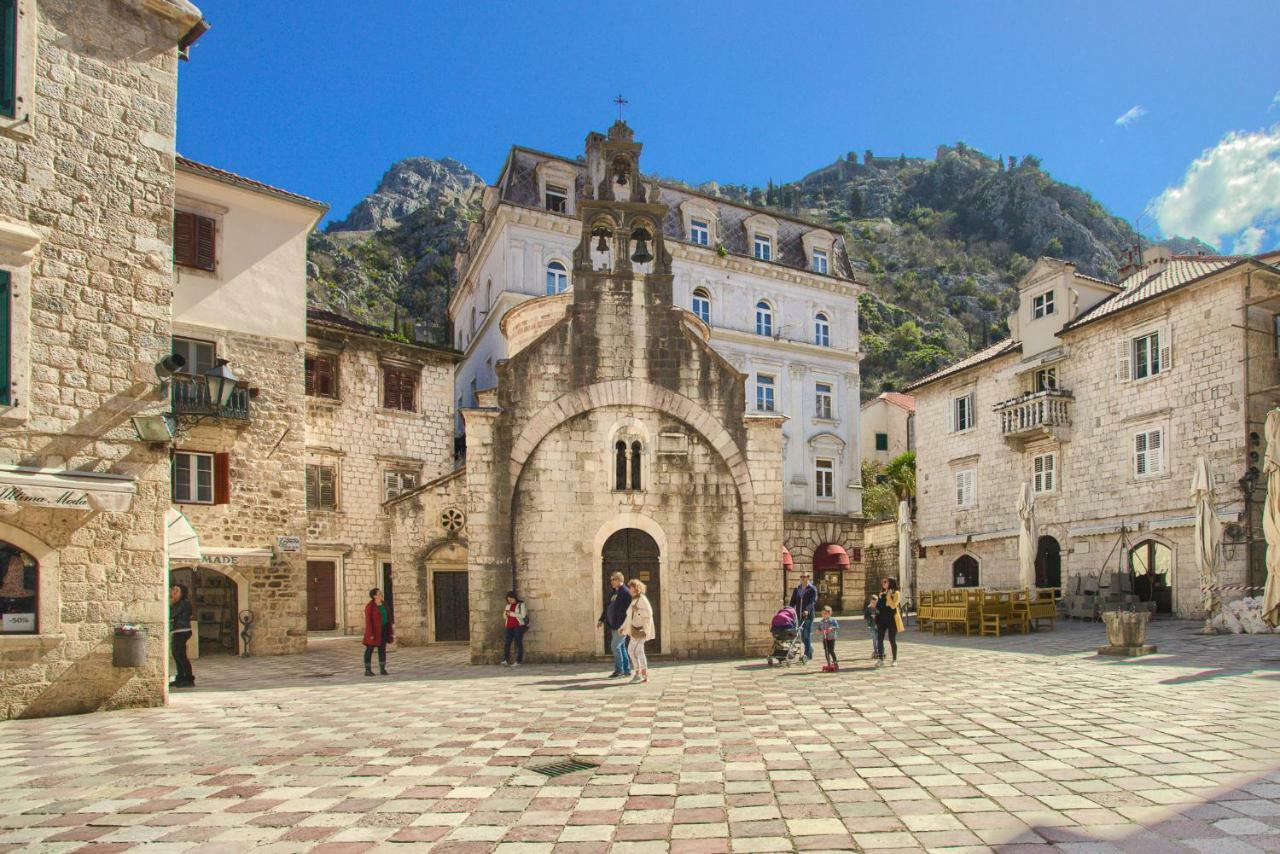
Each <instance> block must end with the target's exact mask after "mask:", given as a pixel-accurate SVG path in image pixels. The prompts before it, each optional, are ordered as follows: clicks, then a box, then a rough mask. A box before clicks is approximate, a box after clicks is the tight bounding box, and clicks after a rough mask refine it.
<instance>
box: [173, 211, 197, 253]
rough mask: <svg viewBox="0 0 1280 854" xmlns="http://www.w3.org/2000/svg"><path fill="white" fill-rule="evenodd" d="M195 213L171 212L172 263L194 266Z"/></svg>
mask: <svg viewBox="0 0 1280 854" xmlns="http://www.w3.org/2000/svg"><path fill="white" fill-rule="evenodd" d="M195 231H196V225H195V214H189V213H184V212H183V211H175V212H174V214H173V263H175V264H181V265H182V266H184V267H194V266H195V263H196V250H195V247H196V234H195Z"/></svg>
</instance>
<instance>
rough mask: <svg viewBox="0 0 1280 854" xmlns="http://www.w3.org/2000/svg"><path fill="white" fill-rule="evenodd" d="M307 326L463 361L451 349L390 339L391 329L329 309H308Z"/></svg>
mask: <svg viewBox="0 0 1280 854" xmlns="http://www.w3.org/2000/svg"><path fill="white" fill-rule="evenodd" d="M307 326H321V327H327V328H330V329H338V330H341V331H343V332H346V333H349V334H353V335H359V336H361V337H363V338H370V339H373V340H376V341H379V342H382V343H385V344H395V345H398V346H400V347H412V348H413V349H415V350H423V351H425V352H428V353H433V354H435V355H437V356H443V357H445V358H447V359H451V360H452V361H455V362H458V361H461V360H462V354H461V353H459V352H458V351H457V350H454V349H453V348H451V347H437V346H435V345H433V344H420V343H418V342H416V341H400V340H397V339H395V338H390V337H388V336H389V335H391V334H392V333H391V330H390V329H383V328H382V327H381V326H372V325H370V324H368V323H361V322H360V321H358V320H352V319H351V318H349V317H343V316H342V315H340V314H338V313H336V312H332V311H328V310H327V309H319V308H308V309H307Z"/></svg>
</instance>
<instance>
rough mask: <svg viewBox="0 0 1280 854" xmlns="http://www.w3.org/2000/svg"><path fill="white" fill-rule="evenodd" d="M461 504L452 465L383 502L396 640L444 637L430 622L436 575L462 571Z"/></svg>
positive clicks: (460, 476)
mask: <svg viewBox="0 0 1280 854" xmlns="http://www.w3.org/2000/svg"><path fill="white" fill-rule="evenodd" d="M466 506H467V480H466V469H456V470H454V471H452V472H450V473H448V474H446V475H443V476H442V477H438V478H436V479H435V480H433V481H430V482H428V483H425V484H423V485H422V486H420V487H418V488H417V489H415V490H412V491H411V492H407V493H405V494H404V495H401V496H399V497H397V498H395V499H393V500H392V501H390V502H388V504H387V508H386V509H387V512H388V513H389V514H390V515H391V523H390V524H391V526H392V537H391V543H392V553H391V561H392V566H393V568H394V571H393V575H392V578H393V584H394V588H395V591H396V595H395V599H396V602H397V603H398V605H399V607H398V608H397V610H396V614H395V618H396V622H395V627H396V642H397V643H402V644H405V645H407V646H421V645H423V644H427V643H435V642H442V641H447V640H450V638H448V637H446V633H445V632H444V631H443V629H442V627H438V626H437V625H436V622H437V619H436V613H435V610H436V609H435V607H434V606H435V604H436V603H435V595H436V593H435V591H436V589H437V586H438V583H439V582H438V580H437V579H436V574H437V573H458V574H459V575H465V574H466V572H467V537H466ZM365 601H368V600H367V598H366V600H365ZM488 616H490V617H491V618H496V617H495V615H494V614H489V615H488ZM467 624H468V625H469V624H470V618H469V616H468V617H467Z"/></svg>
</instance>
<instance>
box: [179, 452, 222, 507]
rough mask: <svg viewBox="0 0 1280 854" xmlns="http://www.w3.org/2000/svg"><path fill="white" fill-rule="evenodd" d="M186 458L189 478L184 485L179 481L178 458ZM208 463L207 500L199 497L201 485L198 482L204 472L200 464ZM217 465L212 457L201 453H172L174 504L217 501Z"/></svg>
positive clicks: (211, 502)
mask: <svg viewBox="0 0 1280 854" xmlns="http://www.w3.org/2000/svg"><path fill="white" fill-rule="evenodd" d="M179 457H186V458H188V462H187V472H188V473H189V477H188V479H187V481H186V482H185V483H183V482H181V481H180V480H179V476H178V472H179V465H178V458H179ZM206 460H207V461H208V472H207V473H208V476H209V483H208V487H209V499H208V500H207V501H206V500H205V499H203V498H201V497H200V489H201V486H202V484H201V483H200V480H201V478H202V476H203V475H204V474H205V472H203V471H201V470H200V462H201V461H206ZM217 476H218V475H217V463H216V462H215V460H214V455H213V454H210V453H205V452H203V451H174V452H173V500H174V503H176V504H213V503H214V502H215V501H216V500H217V494H218V492H217V484H216V483H215V481H216V479H217Z"/></svg>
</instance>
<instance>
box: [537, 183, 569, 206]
mask: <svg viewBox="0 0 1280 854" xmlns="http://www.w3.org/2000/svg"><path fill="white" fill-rule="evenodd" d="M552 198H556V199H559V200H560V201H561V203H562V206H561V209H559V210H557V209H555V208H553V207H551V204H550V202H551V199H552ZM542 207H543V208H544V209H545V210H548V211H550V212H551V213H568V212H569V188H568V187H562V186H560V185H559V184H552V183H551V182H550V181H548V182H547V183H546V185H545V186H544V187H543V188H542Z"/></svg>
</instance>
